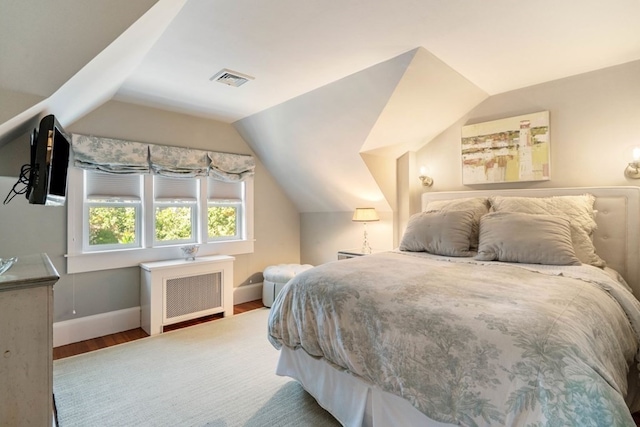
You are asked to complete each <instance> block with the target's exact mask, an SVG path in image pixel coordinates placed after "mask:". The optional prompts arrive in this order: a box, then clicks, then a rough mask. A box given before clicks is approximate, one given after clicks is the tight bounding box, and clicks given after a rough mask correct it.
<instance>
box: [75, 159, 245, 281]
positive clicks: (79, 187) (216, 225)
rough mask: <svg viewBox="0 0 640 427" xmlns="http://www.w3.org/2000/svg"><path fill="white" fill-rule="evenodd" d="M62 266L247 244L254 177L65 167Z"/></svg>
mask: <svg viewBox="0 0 640 427" xmlns="http://www.w3.org/2000/svg"><path fill="white" fill-rule="evenodd" d="M69 172H70V173H69V181H68V185H69V186H70V191H69V195H68V198H67V203H68V234H69V238H68V254H67V271H68V273H77V272H83V271H94V270H101V269H109V268H120V267H126V266H136V265H138V264H139V263H140V262H146V261H150V260H164V259H171V258H178V257H181V256H182V254H181V252H180V249H179V247H180V246H182V245H185V244H199V245H200V251H199V254H200V255H202V256H206V255H207V254H208V253H210V254H225V255H236V254H242V253H250V252H253V178H252V177H250V178H248V179H246V180H244V181H240V182H231V183H228V182H222V181H218V180H215V179H212V178H210V177H207V176H203V177H193V178H173V177H167V176H161V175H155V174H148V173H147V174H131V175H128V174H106V173H102V172H98V171H94V170H81V169H78V168H69Z"/></svg>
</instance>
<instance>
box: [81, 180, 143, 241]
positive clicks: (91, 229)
mask: <svg viewBox="0 0 640 427" xmlns="http://www.w3.org/2000/svg"><path fill="white" fill-rule="evenodd" d="M83 175H84V181H85V186H84V189H85V191H84V209H83V239H82V241H83V248H84V250H85V251H104V250H117V249H126V248H132V247H140V245H141V242H142V240H141V234H142V233H141V230H142V228H141V222H142V210H141V205H142V203H141V202H142V188H143V187H142V176H141V175H109V174H103V173H100V172H87V171H85V172H84V174H83Z"/></svg>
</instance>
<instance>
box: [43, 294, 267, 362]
mask: <svg viewBox="0 0 640 427" xmlns="http://www.w3.org/2000/svg"><path fill="white" fill-rule="evenodd" d="M262 307H264V305H262V300H255V301H249V302H245V303H243V304H238V305H235V306H234V307H233V313H234V314H240V313H244V312H246V311H250V310H255V309H257V308H262ZM221 318H222V314H213V315H211V316H205V317H201V318H199V319H194V320H188V321H186V322H181V323H176V324H174V325H169V326H166V327H165V328H164V331H165V332H166V331H172V330H176V329H180V328H184V327H187V326H192V325H197V324H199V323H204V322H211V321H213V320H217V319H221ZM148 336H149V335H148V334H147V333H146V332H145V331H144V330H142V328H137V329H131V330H130V331H124V332H118V333H117V334H111V335H106V336H104V337H98V338H94V339H90V340H86V341H80V342H76V343H73V344H67V345H63V346H60V347H55V348H54V349H53V360H57V359H62V358H65V357H69V356H75V355H76V354H82V353H87V352H89V351H94V350H98V349H101V348H105V347H110V346H112V345H116V344H122V343H125V342H129V341H133V340H137V339H140V338H145V337H148Z"/></svg>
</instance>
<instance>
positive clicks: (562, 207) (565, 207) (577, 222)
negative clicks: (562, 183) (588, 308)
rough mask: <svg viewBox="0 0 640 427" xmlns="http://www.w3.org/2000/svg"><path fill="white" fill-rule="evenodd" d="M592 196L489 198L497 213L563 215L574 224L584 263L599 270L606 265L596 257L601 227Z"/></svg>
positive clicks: (574, 238)
mask: <svg viewBox="0 0 640 427" xmlns="http://www.w3.org/2000/svg"><path fill="white" fill-rule="evenodd" d="M594 201H595V197H594V196H593V195H592V194H582V195H577V196H552V197H503V196H494V197H490V198H489V202H490V203H491V210H492V211H495V212H521V213H528V214H543V215H554V216H562V217H564V218H567V219H569V221H570V222H571V241H572V242H573V249H574V250H575V252H576V256H577V257H578V259H580V261H582V262H583V263H585V264H590V265H593V266H596V267H604V266H605V265H606V263H605V262H604V260H603V259H602V258H600V257H599V256H598V255H597V254H596V249H595V247H594V246H593V242H592V240H591V237H592V235H593V232H594V230H595V229H596V227H597V225H596V222H595V211H594V210H593V203H594Z"/></svg>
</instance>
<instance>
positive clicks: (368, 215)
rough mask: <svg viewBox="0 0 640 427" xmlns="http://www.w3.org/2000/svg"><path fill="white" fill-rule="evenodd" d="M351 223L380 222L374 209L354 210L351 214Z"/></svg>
mask: <svg viewBox="0 0 640 427" xmlns="http://www.w3.org/2000/svg"><path fill="white" fill-rule="evenodd" d="M352 221H356V222H372V221H380V217H378V213H377V212H376V209H375V208H356V211H355V212H354V213H353V218H352Z"/></svg>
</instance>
